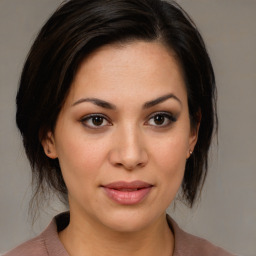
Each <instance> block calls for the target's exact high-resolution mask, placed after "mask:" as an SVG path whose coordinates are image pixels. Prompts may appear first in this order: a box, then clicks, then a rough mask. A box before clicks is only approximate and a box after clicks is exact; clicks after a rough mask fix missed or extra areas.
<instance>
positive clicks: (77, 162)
mask: <svg viewBox="0 0 256 256" xmlns="http://www.w3.org/2000/svg"><path fill="white" fill-rule="evenodd" d="M57 153H58V158H59V162H60V167H61V171H62V174H63V177H64V180H65V182H66V185H67V187H68V189H69V190H72V187H74V188H75V189H79V188H84V183H86V182H94V183H95V182H97V181H96V180H95V177H96V176H97V175H98V173H99V169H100V166H101V164H102V161H103V160H104V157H105V155H106V148H104V147H103V144H102V143H97V142H96V141H93V140H88V138H83V136H81V135H80V136H66V137H65V140H61V141H60V140H59V144H58V145H57ZM70 192H71V191H70Z"/></svg>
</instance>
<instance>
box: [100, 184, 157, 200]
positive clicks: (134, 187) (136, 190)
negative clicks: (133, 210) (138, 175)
mask: <svg viewBox="0 0 256 256" xmlns="http://www.w3.org/2000/svg"><path fill="white" fill-rule="evenodd" d="M102 187H103V188H104V190H105V192H106V194H107V196H108V197H109V198H110V199H112V200H114V201H115V202H117V203H119V204H123V205H133V204H138V203H140V202H141V201H142V200H143V199H144V198H145V197H146V196H147V195H148V194H149V192H150V191H151V188H152V187H153V185H152V184H149V183H146V182H143V181H139V180H136V181H133V182H125V181H118V182H113V183H110V184H107V185H104V186H102Z"/></svg>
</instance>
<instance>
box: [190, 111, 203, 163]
mask: <svg viewBox="0 0 256 256" xmlns="http://www.w3.org/2000/svg"><path fill="white" fill-rule="evenodd" d="M200 121H201V115H200V120H198V122H197V124H196V126H195V127H194V128H192V129H191V134H190V138H189V146H188V153H187V159H188V158H189V157H190V156H191V155H192V154H193V151H194V148H195V146H196V143H197V139H198V134H199V127H200Z"/></svg>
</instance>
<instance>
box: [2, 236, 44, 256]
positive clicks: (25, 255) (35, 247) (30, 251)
mask: <svg viewBox="0 0 256 256" xmlns="http://www.w3.org/2000/svg"><path fill="white" fill-rule="evenodd" d="M44 255H48V254H47V250H46V247H45V245H44V239H43V237H42V235H39V236H37V237H35V238H33V239H31V240H29V241H27V242H25V243H23V244H21V245H19V246H17V247H16V248H14V249H13V250H11V251H9V252H8V253H6V254H4V255H3V256H44Z"/></svg>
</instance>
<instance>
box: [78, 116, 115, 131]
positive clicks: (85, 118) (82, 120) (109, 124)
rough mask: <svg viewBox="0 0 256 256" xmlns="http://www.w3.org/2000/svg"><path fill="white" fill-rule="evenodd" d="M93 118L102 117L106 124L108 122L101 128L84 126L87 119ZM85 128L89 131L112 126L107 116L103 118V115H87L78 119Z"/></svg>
mask: <svg viewBox="0 0 256 256" xmlns="http://www.w3.org/2000/svg"><path fill="white" fill-rule="evenodd" d="M93 117H102V118H103V119H105V120H106V121H107V122H108V124H107V125H103V126H98V127H97V126H93V127H92V126H89V125H86V124H85V122H86V121H88V120H89V119H91V118H93ZM79 121H80V122H81V123H82V124H83V125H84V126H85V127H87V128H90V129H101V128H104V127H106V126H112V125H113V124H112V122H111V121H110V119H109V118H108V117H107V116H105V115H103V114H100V113H93V114H88V115H85V116H83V117H82V118H80V120H79Z"/></svg>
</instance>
